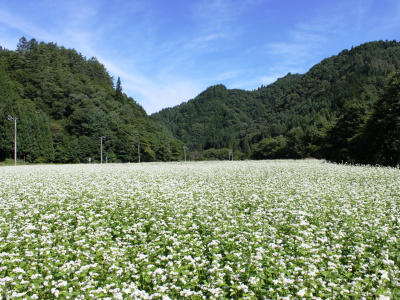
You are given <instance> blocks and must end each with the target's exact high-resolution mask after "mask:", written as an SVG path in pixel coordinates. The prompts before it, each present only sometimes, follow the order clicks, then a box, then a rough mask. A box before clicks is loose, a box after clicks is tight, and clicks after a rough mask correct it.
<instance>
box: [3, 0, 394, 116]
mask: <svg viewBox="0 0 400 300" xmlns="http://www.w3.org/2000/svg"><path fill="white" fill-rule="evenodd" d="M0 7H1V9H0V37H1V38H0V45H1V46H2V47H3V48H7V49H9V50H15V49H16V45H17V43H18V40H19V39H20V38H21V37H22V36H24V37H26V38H27V39H28V40H30V39H31V38H35V39H36V40H37V41H39V42H41V41H44V42H55V43H57V44H58V45H59V46H64V47H66V48H74V49H76V50H77V51H78V52H80V53H82V55H84V56H86V57H87V58H90V57H93V56H94V57H96V58H97V59H98V60H99V61H100V62H101V63H102V64H103V65H105V67H106V68H107V70H108V71H109V73H110V75H112V76H113V77H114V79H115V81H116V79H117V78H118V77H120V78H121V82H122V87H123V91H124V92H125V93H126V94H127V95H128V96H131V97H133V98H134V99H135V100H136V101H137V102H138V103H140V104H141V105H142V106H143V107H144V109H145V110H146V111H147V113H148V114H151V113H154V112H157V111H159V110H161V109H162V108H165V107H172V106H175V105H178V104H180V103H181V102H184V101H188V100H190V99H192V98H194V97H196V96H197V95H198V94H199V93H200V92H202V91H203V90H205V89H206V88H207V87H209V86H211V85H215V84H220V83H222V84H224V85H226V86H227V87H228V88H239V89H245V90H252V89H256V88H258V87H260V86H261V85H262V84H263V85H268V84H270V83H272V82H274V81H275V80H276V79H277V78H280V77H283V76H285V75H286V74H287V73H288V72H291V73H301V74H303V73H305V72H307V71H308V70H309V69H310V68H311V67H312V66H313V65H314V64H316V63H318V62H320V61H321V60H322V59H324V58H326V57H330V56H332V55H336V54H338V53H339V52H340V51H342V50H343V49H350V48H351V47H352V46H358V45H360V44H362V43H365V42H369V41H375V40H397V41H398V40H399V39H400V36H399V35H400V1H398V0H376V1H373V0H330V1H324V0H241V1H239V0H190V1H188V0H172V1H168V0H131V1H128V0H71V1H70V0H62V1H59V0H31V1H27V0H12V1H10V0H0Z"/></svg>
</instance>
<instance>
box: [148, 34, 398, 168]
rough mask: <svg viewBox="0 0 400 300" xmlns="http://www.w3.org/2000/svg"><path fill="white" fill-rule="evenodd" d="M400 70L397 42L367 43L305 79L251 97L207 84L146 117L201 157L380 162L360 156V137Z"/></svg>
mask: <svg viewBox="0 0 400 300" xmlns="http://www.w3.org/2000/svg"><path fill="white" fill-rule="evenodd" d="M399 68H400V43H398V42H396V41H386V42H384V41H379V42H371V43H366V44H363V45H360V46H358V47H355V48H352V49H351V50H344V51H342V52H341V53H339V54H338V55H336V56H332V57H330V58H327V59H324V60H323V61H322V62H320V63H319V64H317V65H315V66H314V67H312V68H311V69H310V70H309V71H308V72H307V73H306V74H303V75H299V74H290V73H289V74H287V75H286V76H285V77H284V78H281V79H278V80H277V81H276V82H274V83H273V84H270V85H268V86H266V87H264V86H262V87H260V88H259V89H257V90H254V91H243V90H237V89H233V90H228V89H227V88H226V87H225V86H223V85H216V86H212V87H210V88H208V89H207V90H205V91H204V92H202V93H201V94H199V95H198V96H197V97H196V98H195V99H192V100H190V101H188V102H187V103H182V104H181V105H178V106H176V107H173V108H167V109H163V110H162V111H160V112H159V113H156V114H153V115H152V116H151V117H152V118H153V119H154V120H157V121H159V122H161V123H163V124H164V125H165V126H166V127H167V128H168V129H170V130H171V132H172V133H173V135H174V136H175V137H176V138H178V139H180V140H181V141H182V142H183V143H185V145H187V146H188V147H189V149H190V150H191V152H192V153H196V155H197V156H198V157H203V158H211V157H215V158H219V157H221V156H223V157H224V158H225V159H226V158H227V157H228V152H227V151H228V149H233V150H234V157H237V158H253V159H265V158H305V157H309V156H313V157H322V158H327V159H329V160H332V161H338V162H340V161H348V162H362V163H385V162H384V159H383V160H382V158H381V159H378V158H376V157H375V158H374V157H372V156H373V155H372V154H368V155H367V154H365V153H363V154H362V155H361V153H360V149H362V150H363V151H364V152H367V150H368V149H366V148H365V147H366V143H367V140H368V139H373V137H372V136H369V137H368V139H367V136H366V135H365V134H364V135H363V134H362V133H363V130H365V127H366V124H367V121H368V119H369V116H370V115H371V114H372V113H373V111H374V109H375V108H376V106H374V105H375V103H376V102H377V100H378V99H381V97H383V96H384V92H385V90H386V85H387V82H388V76H389V75H390V74H392V73H393V72H395V71H397V70H399ZM374 107H375V108H374ZM346 120H347V121H346ZM346 122H347V124H346ZM340 131H342V132H340ZM356 136H357V137H358V138H357V139H355V137H356ZM361 136H364V137H363V141H361V138H360V137H361ZM338 137H339V138H338ZM366 139H367V140H366ZM368 141H370V142H371V143H370V144H369V146H371V147H372V144H373V143H372V140H368ZM374 143H375V144H376V143H377V142H374ZM367 144H368V143H367ZM357 147H358V148H357ZM367 148H368V147H367ZM218 149H219V150H218ZM374 149H375V148H374ZM375 150H376V149H375ZM375 150H373V149H372V148H371V149H370V151H372V152H373V151H375ZM386 163H388V162H386ZM391 164H393V163H391Z"/></svg>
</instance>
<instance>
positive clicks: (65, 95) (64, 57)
mask: <svg viewBox="0 0 400 300" xmlns="http://www.w3.org/2000/svg"><path fill="white" fill-rule="evenodd" d="M8 115H10V116H12V117H16V118H17V119H18V120H17V124H18V126H17V133H18V134H17V135H18V143H17V144H18V159H20V160H22V159H23V160H26V161H28V162H55V163H78V162H88V159H89V157H91V158H92V161H94V162H98V161H99V160H100V144H101V140H100V138H101V137H102V136H105V137H106V138H104V139H103V149H104V159H105V157H107V158H108V159H109V161H111V162H114V161H120V162H129V161H138V145H139V143H140V150H141V160H142V161H154V160H161V161H169V160H177V159H181V157H182V155H181V152H182V151H183V148H182V147H183V146H182V143H181V142H179V141H178V140H176V139H174V138H173V137H172V135H171V133H170V132H169V131H168V130H167V129H165V128H164V127H163V126H161V125H160V124H159V123H157V122H155V121H153V120H152V119H150V118H149V117H148V116H147V114H146V112H145V111H144V109H143V108H142V107H141V106H140V105H139V104H138V103H136V102H135V100H134V99H132V98H130V97H128V96H127V95H126V94H124V93H123V91H122V85H121V81H120V80H119V78H118V80H117V82H116V84H114V80H113V78H112V77H111V76H110V75H109V73H108V72H107V70H106V69H105V67H104V66H103V65H102V64H101V63H100V62H99V61H98V60H97V59H96V58H94V57H92V58H90V59H87V58H86V57H83V56H82V55H81V54H80V53H78V52H77V51H76V50H74V49H66V48H64V47H59V46H57V44H54V43H44V42H41V43H38V42H37V41H36V40H34V39H32V40H30V41H27V40H26V39H25V38H21V39H20V42H19V44H18V48H17V50H16V51H9V50H6V49H2V48H1V47H0V161H2V160H5V159H6V158H12V157H13V155H14V124H13V122H11V121H9V120H8V118H7V116H8Z"/></svg>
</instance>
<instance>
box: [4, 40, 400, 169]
mask: <svg viewBox="0 0 400 300" xmlns="http://www.w3.org/2000/svg"><path fill="white" fill-rule="evenodd" d="M399 69H400V43H398V42H396V41H390V42H389V41H386V42H384V41H379V42H371V43H366V44H363V45H361V46H358V47H355V48H352V49H351V50H344V51H342V52H341V53H339V54H338V55H336V56H332V57H330V58H327V59H325V60H323V61H322V62H321V63H319V64H317V65H315V66H314V67H312V68H311V69H310V70H309V71H308V72H307V73H306V74H302V75H300V74H290V73H289V74H287V75H286V76H285V77H283V78H280V79H278V80H277V81H276V82H274V83H272V84H270V85H268V86H261V87H260V88H258V89H257V90H253V91H244V90H238V89H232V90H229V89H227V88H226V87H225V86H223V85H216V86H212V87H209V88H208V89H207V90H205V91H204V92H202V93H201V94H199V95H198V96H197V97H196V98H195V99H192V100H190V101H188V102H186V103H182V104H181V105H178V106H176V107H173V108H167V109H163V110H162V111H160V112H159V113H156V114H153V115H152V116H150V117H149V116H148V115H147V114H146V112H145V111H144V109H143V108H142V107H141V106H140V105H139V104H138V103H136V101H135V100H134V99H132V98H130V97H128V96H127V95H126V94H124V93H123V90H122V84H121V81H120V79H119V78H118V80H117V81H116V83H115V84H114V80H113V78H112V77H111V76H110V75H109V73H108V72H107V70H106V69H105V67H104V66H103V65H102V64H101V63H100V62H99V61H98V60H97V59H96V58H94V57H92V58H90V59H87V58H86V57H83V56H82V55H81V54H80V53H78V52H77V51H76V50H74V49H66V48H64V47H60V46H57V44H54V43H44V42H41V43H38V42H37V41H36V40H34V39H32V40H30V41H27V40H26V39H25V38H21V40H20V42H19V44H18V46H17V50H16V51H10V50H6V49H2V48H1V47H0V161H2V160H4V159H7V158H12V157H13V155H14V128H13V127H14V123H13V120H8V116H11V117H14V118H17V124H18V126H17V128H18V158H19V159H24V160H26V161H29V162H54V163H78V162H88V158H89V157H91V158H92V160H93V161H94V162H98V161H99V160H100V143H101V137H105V138H103V150H104V151H103V153H104V157H108V158H109V161H111V162H129V161H138V146H139V145H140V150H141V151H140V152H141V160H142V161H170V160H182V159H183V157H184V154H183V152H184V149H185V150H186V151H188V152H189V153H190V156H189V157H190V158H191V159H228V157H229V158H232V155H233V157H234V158H235V159H245V158H251V159H271V158H305V157H310V156H312V157H318V158H325V159H328V160H331V161H336V162H342V161H343V162H351V163H371V164H375V163H378V164H384V165H398V164H399V163H400V138H399V137H400V119H399V117H398V116H399V115H400V83H399V82H400V73H399V72H398V71H399ZM231 151H232V152H231Z"/></svg>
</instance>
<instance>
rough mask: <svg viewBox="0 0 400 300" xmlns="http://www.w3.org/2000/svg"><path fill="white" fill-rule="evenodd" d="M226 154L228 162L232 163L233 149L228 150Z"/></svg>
mask: <svg viewBox="0 0 400 300" xmlns="http://www.w3.org/2000/svg"><path fill="white" fill-rule="evenodd" d="M228 153H229V158H228V160H232V161H233V149H229V150H228Z"/></svg>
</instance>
